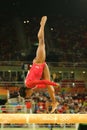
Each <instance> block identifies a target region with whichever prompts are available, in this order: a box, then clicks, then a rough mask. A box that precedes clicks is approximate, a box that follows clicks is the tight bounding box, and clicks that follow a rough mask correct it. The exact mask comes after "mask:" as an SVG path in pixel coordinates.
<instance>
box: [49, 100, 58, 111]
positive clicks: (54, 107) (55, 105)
mask: <svg viewBox="0 0 87 130" xmlns="http://www.w3.org/2000/svg"><path fill="white" fill-rule="evenodd" d="M58 105H59V103H58V102H57V101H56V102H55V103H52V110H51V112H50V113H51V114H52V113H53V112H54V111H55V110H56V108H57V106H58Z"/></svg>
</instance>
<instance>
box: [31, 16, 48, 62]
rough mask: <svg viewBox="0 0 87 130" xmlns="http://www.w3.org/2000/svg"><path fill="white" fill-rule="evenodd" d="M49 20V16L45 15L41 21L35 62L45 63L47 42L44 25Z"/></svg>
mask: <svg viewBox="0 0 87 130" xmlns="http://www.w3.org/2000/svg"><path fill="white" fill-rule="evenodd" d="M46 21H47V16H43V17H42V18H41V22H40V29H39V32H38V41H39V44H38V48H37V51H36V57H35V59H34V60H33V62H34V63H44V62H45V59H46V51H45V42H44V27H45V24H46Z"/></svg>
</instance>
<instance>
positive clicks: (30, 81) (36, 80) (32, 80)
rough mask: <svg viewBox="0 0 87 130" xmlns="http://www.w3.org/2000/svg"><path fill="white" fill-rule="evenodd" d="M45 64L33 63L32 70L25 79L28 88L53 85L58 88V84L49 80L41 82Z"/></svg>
mask: <svg viewBox="0 0 87 130" xmlns="http://www.w3.org/2000/svg"><path fill="white" fill-rule="evenodd" d="M44 66H45V62H44V63H42V64H36V63H33V65H32V67H31V69H30V70H29V71H28V73H27V76H26V78H25V85H26V87H28V88H32V87H35V86H36V85H38V84H45V85H53V86H57V84H56V83H54V82H51V81H49V80H41V77H42V73H43V69H44Z"/></svg>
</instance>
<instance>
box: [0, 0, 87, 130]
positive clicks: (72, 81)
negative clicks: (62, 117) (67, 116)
mask: <svg viewBox="0 0 87 130" xmlns="http://www.w3.org/2000/svg"><path fill="white" fill-rule="evenodd" d="M86 5H87V2H86V0H58V1H57V0H55V1H37V2H36V1H33V0H32V1H28V0H26V1H24V0H9V1H7V0H1V1H0V113H1V114H3V113H44V112H45V108H44V102H45V101H46V100H47V99H48V96H49V95H48V93H47V91H46V90H45V89H43V91H40V89H38V90H37V91H36V92H35V93H34V94H33V96H32V97H31V98H30V99H27V100H26V101H24V100H23V99H21V100H19V98H18V97H17V98H14V97H15V96H17V92H18V90H19V88H20V87H21V86H24V79H25V76H26V74H27V70H28V69H29V68H30V66H31V64H32V59H33V58H34V56H35V52H36V48H37V45H38V39H37V32H38V29H39V22H40V19H41V16H43V15H47V17H48V20H47V24H46V27H45V42H46V51H47V58H46V62H47V63H48V65H49V68H50V72H51V79H52V80H53V81H55V82H58V83H60V84H61V88H57V87H55V91H56V98H57V100H58V101H59V102H61V105H60V107H58V108H57V110H56V113H86V112H87V8H86ZM39 97H40V98H39ZM35 105H36V106H38V109H36V108H35ZM31 106H32V107H31ZM0 126H1V129H5V130H7V129H11V130H12V129H16V130H20V129H24V130H25V129H32V130H37V129H38V130H39V129H40V130H47V129H50V130H52V129H53V130H56V129H57V130H76V129H77V127H78V124H60V125H56V124H54V125H53V127H51V125H49V124H48V125H45V124H44V125H35V124H33V125H31V124H30V125H29V124H21V125H18V124H1V125H0ZM84 130H85V129H84Z"/></svg>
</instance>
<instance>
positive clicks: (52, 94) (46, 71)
mask: <svg viewBox="0 0 87 130" xmlns="http://www.w3.org/2000/svg"><path fill="white" fill-rule="evenodd" d="M43 78H44V79H46V80H50V71H49V68H48V65H47V64H46V65H45V68H44V71H43ZM47 88H48V93H49V96H50V98H51V100H52V110H51V113H53V112H54V111H55V109H56V107H57V106H58V104H59V103H58V102H57V101H56V98H55V89H54V87H53V86H51V85H47Z"/></svg>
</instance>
